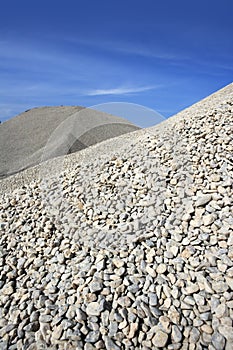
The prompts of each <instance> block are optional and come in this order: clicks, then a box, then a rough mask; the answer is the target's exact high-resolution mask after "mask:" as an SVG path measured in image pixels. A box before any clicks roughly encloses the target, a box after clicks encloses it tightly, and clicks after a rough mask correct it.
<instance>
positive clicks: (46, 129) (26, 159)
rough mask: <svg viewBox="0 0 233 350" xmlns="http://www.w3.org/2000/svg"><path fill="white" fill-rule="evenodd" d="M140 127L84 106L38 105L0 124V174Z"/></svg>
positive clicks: (6, 174) (15, 171)
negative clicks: (38, 106)
mask: <svg viewBox="0 0 233 350" xmlns="http://www.w3.org/2000/svg"><path fill="white" fill-rule="evenodd" d="M138 129H139V128H138V127H137V126H135V125H133V124H132V123H130V122H129V121H127V120H126V119H123V118H119V117H115V116H113V115H109V114H107V113H103V112H100V111H96V110H94V109H91V108H83V107H78V106H75V107H66V106H60V107H40V108H34V109H31V110H28V111H26V112H24V113H22V114H20V115H18V116H17V117H15V118H12V119H10V120H8V121H6V122H4V123H3V124H1V125H0V149H1V152H0V178H4V177H7V176H10V175H12V174H16V173H18V172H19V171H22V170H24V169H27V168H29V167H31V166H33V165H37V164H39V163H40V162H42V161H44V160H47V159H52V158H55V157H57V156H61V155H65V154H69V153H73V152H77V151H79V150H81V149H84V148H86V147H89V146H91V145H93V144H95V143H98V142H101V141H104V140H106V139H109V138H112V137H116V136H119V135H122V134H125V133H127V132H131V131H135V130H138Z"/></svg>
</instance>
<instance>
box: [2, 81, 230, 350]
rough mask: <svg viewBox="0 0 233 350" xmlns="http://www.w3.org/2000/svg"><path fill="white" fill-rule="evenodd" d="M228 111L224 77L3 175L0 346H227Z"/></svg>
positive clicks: (89, 349) (113, 348) (116, 349)
mask: <svg viewBox="0 0 233 350" xmlns="http://www.w3.org/2000/svg"><path fill="white" fill-rule="evenodd" d="M232 114H233V85H232V84H231V85H229V86H228V87H226V88H225V89H223V90H221V91H219V92H217V93H216V94H214V95H212V96H210V97H209V98H207V99H206V100H204V101H202V102H200V103H198V104H196V105H194V106H193V107H191V108H189V109H187V110H186V111H184V112H182V113H180V114H178V115H177V116H175V117H173V118H171V119H170V120H168V121H166V122H164V123H162V124H160V125H158V126H156V127H153V128H150V129H146V130H143V131H138V132H134V133H132V134H131V136H129V135H126V136H121V137H120V138H118V139H116V140H111V141H107V142H106V143H103V144H102V145H99V146H95V147H93V148H92V147H91V148H89V149H88V150H86V151H85V152H86V153H85V152H84V153H82V152H83V151H81V152H79V153H80V154H79V155H77V154H74V155H70V156H68V157H65V158H64V157H63V158H60V159H57V160H56V162H57V164H59V166H58V167H57V170H56V169H55V168H54V173H52V172H51V168H50V166H49V164H54V163H49V162H47V163H45V164H44V165H43V166H42V167H41V168H39V167H37V168H36V169H37V170H35V169H34V170H30V169H29V170H27V171H26V172H25V173H24V175H21V176H23V177H24V180H22V177H21V180H20V181H19V180H18V178H17V176H16V177H12V178H9V179H10V180H7V181H5V182H4V181H3V180H2V185H1V183H0V189H1V191H2V194H1V197H0V230H1V234H0V349H11V350H12V349H31V350H32V349H85V350H92V349H107V350H120V349H129V350H131V349H132V350H133V349H137V350H139V349H143V350H149V349H155V350H156V349H170V350H172V349H174V350H175V349H193V350H194V349H195V350H196V349H210V350H215V349H216V350H221V349H227V350H231V349H232V348H233V327H232V321H233V233H232V227H233V216H232V198H233V191H232V182H233V180H232V179H233V162H232V150H233V142H232V138H233V136H232V126H233V125H232V124H233V120H232ZM119 140H120V141H119ZM124 140H125V142H123V141H124ZM117 145H118V146H117ZM104 147H105V151H106V152H104V151H103V149H104ZM109 149H111V151H110V150H109ZM100 150H102V151H100ZM82 154H84V155H85V157H84V158H82ZM81 160H82V161H81ZM53 162H54V161H53ZM55 170H56V171H55ZM32 174H37V175H36V176H35V177H34V180H30V181H29V179H31V178H32ZM14 179H15V183H17V184H19V183H20V184H22V185H21V186H19V185H18V186H14V185H13V183H14Z"/></svg>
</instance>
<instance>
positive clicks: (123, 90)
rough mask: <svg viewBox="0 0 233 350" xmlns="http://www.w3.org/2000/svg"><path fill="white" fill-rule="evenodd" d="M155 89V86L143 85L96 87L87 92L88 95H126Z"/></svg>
mask: <svg viewBox="0 0 233 350" xmlns="http://www.w3.org/2000/svg"><path fill="white" fill-rule="evenodd" d="M153 89H155V86H142V87H118V88H113V89H96V90H90V91H88V92H87V93H86V95H88V96H99V95H126V94H132V93H137V92H143V91H148V90H153Z"/></svg>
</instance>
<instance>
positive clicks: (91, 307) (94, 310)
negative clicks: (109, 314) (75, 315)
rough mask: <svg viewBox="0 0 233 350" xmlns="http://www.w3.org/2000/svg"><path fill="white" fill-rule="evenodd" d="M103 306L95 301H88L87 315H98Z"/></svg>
mask: <svg viewBox="0 0 233 350" xmlns="http://www.w3.org/2000/svg"><path fill="white" fill-rule="evenodd" d="M102 310H103V308H102V307H101V306H100V304H99V303H98V302H96V301H94V302H92V303H90V304H88V305H87V307H86V313H87V315H89V316H99V315H100V313H101V311H102Z"/></svg>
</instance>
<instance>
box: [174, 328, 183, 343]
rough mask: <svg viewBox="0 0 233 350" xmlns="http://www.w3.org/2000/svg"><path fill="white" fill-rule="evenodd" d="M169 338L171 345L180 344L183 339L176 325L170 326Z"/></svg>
mask: <svg viewBox="0 0 233 350" xmlns="http://www.w3.org/2000/svg"><path fill="white" fill-rule="evenodd" d="M171 338H172V342H173V343H180V342H181V340H182V338H183V336H182V333H181V331H180V330H179V328H178V327H177V326H176V325H174V326H172V333H171Z"/></svg>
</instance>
